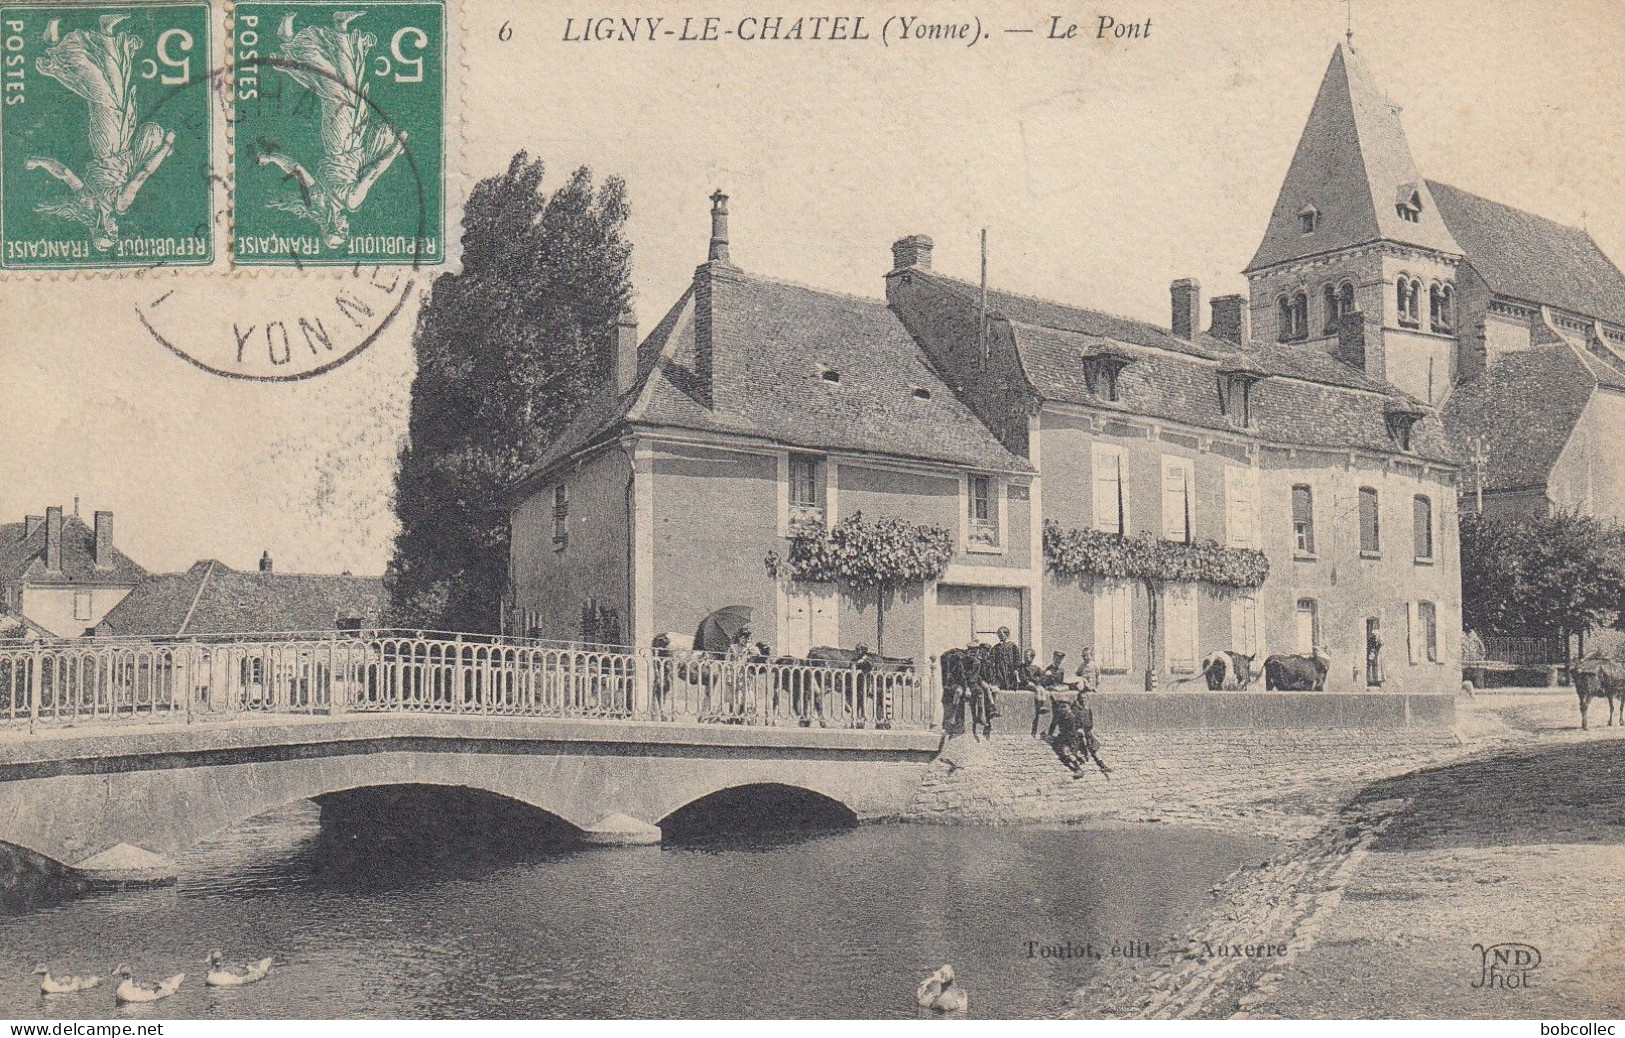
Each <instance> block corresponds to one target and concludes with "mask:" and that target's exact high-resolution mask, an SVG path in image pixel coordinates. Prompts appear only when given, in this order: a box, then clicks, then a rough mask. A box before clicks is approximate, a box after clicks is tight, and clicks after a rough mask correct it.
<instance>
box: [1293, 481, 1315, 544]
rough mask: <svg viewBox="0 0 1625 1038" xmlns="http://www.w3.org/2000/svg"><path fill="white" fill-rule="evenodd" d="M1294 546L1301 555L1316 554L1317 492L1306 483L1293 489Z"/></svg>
mask: <svg viewBox="0 0 1625 1038" xmlns="http://www.w3.org/2000/svg"><path fill="white" fill-rule="evenodd" d="M1292 545H1293V548H1294V549H1295V550H1296V551H1297V553H1298V554H1299V555H1313V554H1314V553H1315V492H1314V491H1313V490H1311V489H1310V488H1309V486H1308V485H1307V484H1305V483H1299V484H1298V485H1297V486H1295V487H1293V488H1292Z"/></svg>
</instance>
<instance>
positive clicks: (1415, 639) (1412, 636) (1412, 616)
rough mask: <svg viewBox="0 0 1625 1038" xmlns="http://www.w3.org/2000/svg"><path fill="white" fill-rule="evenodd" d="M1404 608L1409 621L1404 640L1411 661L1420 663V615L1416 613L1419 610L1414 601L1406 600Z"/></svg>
mask: <svg viewBox="0 0 1625 1038" xmlns="http://www.w3.org/2000/svg"><path fill="white" fill-rule="evenodd" d="M1405 609H1406V611H1407V612H1408V614H1409V621H1410V624H1409V629H1408V630H1407V631H1406V638H1405V640H1406V642H1407V646H1408V648H1409V649H1410V657H1411V662H1412V663H1420V662H1422V631H1421V617H1420V616H1418V615H1417V614H1418V613H1419V610H1418V609H1417V608H1416V603H1415V602H1406V603H1405Z"/></svg>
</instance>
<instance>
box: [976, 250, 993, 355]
mask: <svg viewBox="0 0 1625 1038" xmlns="http://www.w3.org/2000/svg"><path fill="white" fill-rule="evenodd" d="M978 327H979V328H980V329H981V330H980V335H981V344H982V364H983V365H986V364H987V362H988V358H989V355H990V353H991V348H990V347H989V345H988V341H987V228H986V227H983V228H982V316H981V320H980V321H979V322H978Z"/></svg>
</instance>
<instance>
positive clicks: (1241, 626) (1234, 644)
mask: <svg viewBox="0 0 1625 1038" xmlns="http://www.w3.org/2000/svg"><path fill="white" fill-rule="evenodd" d="M1230 646H1231V648H1233V649H1235V651H1237V652H1239V653H1241V654H1242V655H1243V656H1252V655H1255V654H1256V653H1257V652H1258V600H1257V599H1256V598H1254V597H1253V596H1252V595H1241V596H1239V597H1237V598H1233V599H1231V600H1230Z"/></svg>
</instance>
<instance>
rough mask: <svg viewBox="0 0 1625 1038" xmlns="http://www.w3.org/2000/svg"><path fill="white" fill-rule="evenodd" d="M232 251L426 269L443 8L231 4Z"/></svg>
mask: <svg viewBox="0 0 1625 1038" xmlns="http://www.w3.org/2000/svg"><path fill="white" fill-rule="evenodd" d="M232 46H233V50H234V54H233V58H234V67H233V77H234V82H233V89H232V101H233V108H234V111H235V117H234V118H235V123H234V125H235V146H234V148H233V153H232V163H233V180H234V185H235V186H234V196H233V204H234V207H235V208H234V228H233V233H232V250H233V258H234V260H235V262H236V263H238V264H244V265H256V266H268V265H276V266H308V265H349V264H356V263H360V264H369V265H370V264H411V265H413V266H424V265H433V264H438V263H440V262H441V258H442V256H443V255H444V251H445V187H444V176H443V170H444V163H445V147H444V142H445V81H446V64H445V56H446V45H445V7H444V4H443V3H442V2H439V0H402V2H376V3H326V2H305V0H282V2H266V3H257V2H245V3H239V4H237V5H236V9H235V15H234V31H233V40H232Z"/></svg>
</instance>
